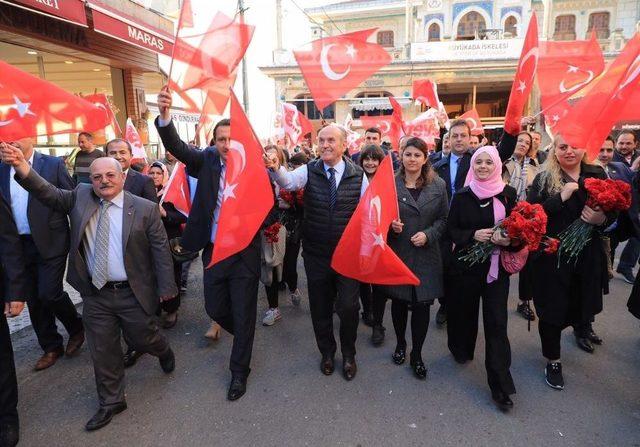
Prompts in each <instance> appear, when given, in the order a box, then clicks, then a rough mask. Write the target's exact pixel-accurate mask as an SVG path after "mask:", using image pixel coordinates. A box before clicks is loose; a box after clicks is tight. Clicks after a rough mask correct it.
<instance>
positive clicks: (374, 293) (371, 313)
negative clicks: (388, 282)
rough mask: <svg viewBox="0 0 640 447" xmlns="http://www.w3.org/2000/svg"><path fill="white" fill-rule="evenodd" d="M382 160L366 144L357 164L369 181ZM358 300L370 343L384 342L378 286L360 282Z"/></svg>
mask: <svg viewBox="0 0 640 447" xmlns="http://www.w3.org/2000/svg"><path fill="white" fill-rule="evenodd" d="M382 160H384V151H383V150H382V148H381V147H380V146H378V145H377V144H368V145H366V146H365V147H363V148H362V150H361V151H360V156H359V157H358V164H359V165H360V166H361V167H362V170H363V171H364V173H365V175H366V176H367V179H368V180H369V183H371V180H373V176H374V175H375V174H376V171H377V170H378V167H379V166H380V163H382ZM360 302H361V303H362V321H363V322H364V324H366V325H368V326H372V330H371V343H372V344H373V346H380V345H382V343H383V342H384V333H385V327H384V326H383V325H382V321H383V320H384V308H385V306H386V303H387V299H386V297H385V296H384V294H383V293H381V289H380V287H379V286H375V285H373V284H367V283H360Z"/></svg>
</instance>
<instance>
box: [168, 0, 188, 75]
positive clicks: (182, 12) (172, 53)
mask: <svg viewBox="0 0 640 447" xmlns="http://www.w3.org/2000/svg"><path fill="white" fill-rule="evenodd" d="M184 4H185V0H182V6H181V7H180V17H178V28H177V29H176V39H175V42H174V43H173V47H171V63H170V65H169V83H170V82H171V73H172V72H173V56H174V55H175V52H176V44H177V43H178V35H179V34H180V30H181V29H182V16H183V14H184Z"/></svg>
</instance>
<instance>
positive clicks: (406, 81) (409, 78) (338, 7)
mask: <svg viewBox="0 0 640 447" xmlns="http://www.w3.org/2000/svg"><path fill="white" fill-rule="evenodd" d="M534 11H535V13H536V15H537V17H538V23H539V33H540V36H539V37H540V39H541V40H575V39H585V38H588V36H589V35H590V33H591V32H592V31H593V32H595V33H596V36H597V38H598V41H599V43H600V45H601V47H602V49H603V51H604V53H605V58H606V59H607V60H611V59H612V58H614V57H615V55H616V54H617V52H619V51H620V49H621V48H622V47H623V46H624V44H625V42H626V41H627V40H628V39H630V38H631V37H632V36H633V34H634V33H635V32H636V30H637V29H638V24H639V22H640V2H638V1H637V0H573V1H571V0H566V1H565V0H554V1H550V0H544V1H540V0H493V1H492V0H471V1H464V0H351V1H342V2H340V3H334V4H330V5H327V6H324V7H318V8H310V9H307V10H306V13H307V16H308V18H309V26H310V27H311V30H312V35H313V38H314V39H317V38H321V37H325V36H328V35H336V34H342V33H347V32H352V31H357V30H364V29H368V28H377V31H376V32H375V33H374V34H373V35H372V36H371V38H370V41H371V42H376V43H379V44H381V45H383V46H384V47H386V48H387V50H388V51H389V53H390V54H391V56H392V62H391V64H389V65H387V66H386V67H383V68H382V69H381V70H380V71H379V72H378V73H376V74H375V75H374V76H373V77H371V78H369V79H368V80H367V81H365V82H364V83H363V84H362V85H360V86H359V87H358V88H357V89H354V90H353V91H351V92H349V94H347V95H346V96H345V97H344V98H341V99H340V100H338V101H337V102H336V103H335V104H334V105H332V106H330V107H328V108H327V109H325V110H324V111H322V117H324V118H325V119H333V120H336V121H337V122H342V121H343V120H344V118H345V117H346V116H347V115H348V114H351V115H352V116H353V117H354V118H358V117H359V116H362V115H380V114H390V113H391V110H390V105H389V101H388V100H386V99H384V97H388V96H393V97H395V98H396V99H397V100H398V101H399V102H400V103H401V104H402V105H403V108H404V115H405V116H406V117H407V118H412V117H415V116H417V115H418V114H419V113H420V112H421V110H422V109H421V108H420V107H419V106H416V105H414V104H413V102H412V100H411V89H412V83H413V81H414V80H417V79H424V78H430V79H432V80H434V81H436V82H437V84H438V93H439V96H440V99H441V101H442V102H443V103H444V104H445V107H446V110H447V113H448V114H449V116H450V117H451V118H453V117H456V116H458V115H460V114H462V113H464V112H465V111H467V110H470V109H472V108H476V109H477V110H478V113H479V114H480V116H481V118H482V119H483V124H484V125H485V128H495V127H501V126H502V124H503V122H504V114H505V111H506V106H507V102H508V98H509V93H510V90H511V84H512V81H513V77H514V74H515V69H516V66H517V63H518V59H519V56H520V51H521V49H522V45H523V40H524V39H523V38H524V34H525V32H526V29H527V26H528V23H529V20H530V18H531V16H532V14H533V12H534ZM261 69H262V71H263V72H264V73H265V74H267V75H268V76H271V77H272V78H273V79H274V80H275V84H276V97H277V99H278V100H280V101H286V102H291V103H294V104H296V105H297V106H298V108H299V109H300V110H301V111H303V112H304V113H305V114H307V116H308V117H309V118H311V119H315V120H318V119H319V118H320V117H321V114H320V112H319V111H318V110H317V109H316V107H315V105H314V104H313V101H312V100H311V96H310V95H309V91H308V88H307V86H306V84H305V82H304V79H303V78H302V75H301V74H300V71H299V69H298V67H297V65H296V63H295V59H294V57H293V54H292V52H291V49H284V48H281V49H277V50H276V51H275V52H274V58H273V64H272V65H271V66H268V67H262V68H261ZM538 96H539V95H538V92H537V91H536V90H535V89H534V91H533V92H532V96H531V100H530V101H529V104H528V109H529V112H533V111H537V110H539V104H538V100H537V97H538Z"/></svg>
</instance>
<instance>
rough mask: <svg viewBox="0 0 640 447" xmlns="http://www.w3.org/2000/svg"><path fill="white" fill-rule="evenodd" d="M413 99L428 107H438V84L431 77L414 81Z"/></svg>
mask: <svg viewBox="0 0 640 447" xmlns="http://www.w3.org/2000/svg"><path fill="white" fill-rule="evenodd" d="M413 99H415V100H416V101H417V102H420V103H422V104H424V105H425V106H427V107H433V108H434V109H437V108H438V104H439V103H440V99H439V98H438V86H437V84H436V83H435V82H433V81H432V80H431V79H420V80H418V81H413Z"/></svg>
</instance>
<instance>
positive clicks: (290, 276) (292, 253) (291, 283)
mask: <svg viewBox="0 0 640 447" xmlns="http://www.w3.org/2000/svg"><path fill="white" fill-rule="evenodd" d="M298 254H300V238H298V240H297V241H295V242H293V241H291V238H287V244H286V247H285V251H284V261H283V266H282V280H283V281H284V282H285V283H286V284H287V286H288V287H289V291H290V292H295V290H296V289H297V288H298Z"/></svg>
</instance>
